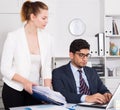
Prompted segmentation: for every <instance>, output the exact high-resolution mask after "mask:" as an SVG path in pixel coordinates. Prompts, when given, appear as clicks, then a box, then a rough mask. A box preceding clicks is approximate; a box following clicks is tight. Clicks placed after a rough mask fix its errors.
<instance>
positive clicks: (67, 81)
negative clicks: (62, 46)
mask: <svg viewBox="0 0 120 110" xmlns="http://www.w3.org/2000/svg"><path fill="white" fill-rule="evenodd" d="M89 52H90V45H89V44H88V42H87V41H85V40H83V39H76V40H74V41H73V42H72V43H71V45H70V50H69V56H70V59H71V61H70V62H69V63H68V64H67V65H63V66H61V67H59V68H56V69H54V70H53V72H52V84H53V89H54V90H55V91H59V92H60V93H61V94H63V96H64V97H65V98H66V100H67V102H68V103H80V102H93V103H100V104H104V103H107V102H109V100H110V99H111V97H112V94H111V93H110V91H109V90H108V89H107V88H106V87H105V85H104V84H103V83H102V81H101V79H100V78H99V76H98V74H97V72H96V71H95V70H94V69H93V68H90V67H87V66H86V64H87V61H88V57H89V56H90V53H89Z"/></svg>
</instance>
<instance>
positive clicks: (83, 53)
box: [70, 49, 90, 68]
mask: <svg viewBox="0 0 120 110" xmlns="http://www.w3.org/2000/svg"><path fill="white" fill-rule="evenodd" d="M89 56H90V54H89V50H88V49H81V50H80V51H77V52H76V53H72V52H70V58H71V62H72V64H73V65H74V66H76V67H78V68H81V67H84V66H86V64H87V61H88V57H89Z"/></svg>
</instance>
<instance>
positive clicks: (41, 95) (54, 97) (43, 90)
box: [32, 86, 67, 105]
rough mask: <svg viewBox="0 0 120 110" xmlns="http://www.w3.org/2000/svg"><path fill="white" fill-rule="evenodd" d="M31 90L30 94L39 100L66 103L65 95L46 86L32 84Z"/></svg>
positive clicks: (57, 103)
mask: <svg viewBox="0 0 120 110" xmlns="http://www.w3.org/2000/svg"><path fill="white" fill-rule="evenodd" d="M32 90H33V94H32V95H33V96H34V97H36V98H37V99H39V100H41V101H45V102H48V103H52V104H56V105H64V104H66V103H67V102H66V100H65V97H64V96H63V95H62V94H60V93H59V92H55V91H53V90H52V89H50V88H48V87H43V86H33V88H32Z"/></svg>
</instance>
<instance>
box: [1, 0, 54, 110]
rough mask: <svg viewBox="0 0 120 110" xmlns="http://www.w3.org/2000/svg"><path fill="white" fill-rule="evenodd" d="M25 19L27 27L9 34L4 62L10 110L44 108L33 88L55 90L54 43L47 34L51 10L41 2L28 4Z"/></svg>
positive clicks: (5, 99)
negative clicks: (41, 87)
mask: <svg viewBox="0 0 120 110" xmlns="http://www.w3.org/2000/svg"><path fill="white" fill-rule="evenodd" d="M21 18H22V21H23V22H25V25H24V26H23V27H21V28H19V29H17V30H15V31H13V32H10V33H8V36H7V39H6V41H5V44H4V48H3V53H2V59H1V73H2V75H3V82H4V85H3V90H2V98H3V103H4V106H5V109H6V110H9V108H10V107H17V106H26V105H36V104H40V103H41V102H40V101H38V100H36V99H34V98H33V97H32V95H31V94H32V86H34V85H42V86H48V87H51V51H52V49H51V45H52V43H51V42H52V41H51V37H50V36H49V34H47V33H46V32H45V31H44V28H45V26H46V25H47V22H48V6H47V5H46V4H44V3H43V2H40V1H36V2H31V1H26V2H24V4H23V6H22V9H21ZM40 82H41V83H40Z"/></svg>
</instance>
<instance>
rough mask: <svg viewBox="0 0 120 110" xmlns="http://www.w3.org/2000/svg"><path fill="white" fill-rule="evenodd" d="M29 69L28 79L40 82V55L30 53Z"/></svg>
mask: <svg viewBox="0 0 120 110" xmlns="http://www.w3.org/2000/svg"><path fill="white" fill-rule="evenodd" d="M30 57H31V68H30V69H31V70H30V74H29V80H30V81H32V82H35V83H37V84H39V83H40V77H41V75H40V68H41V58H40V55H36V54H31V55H30Z"/></svg>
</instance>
